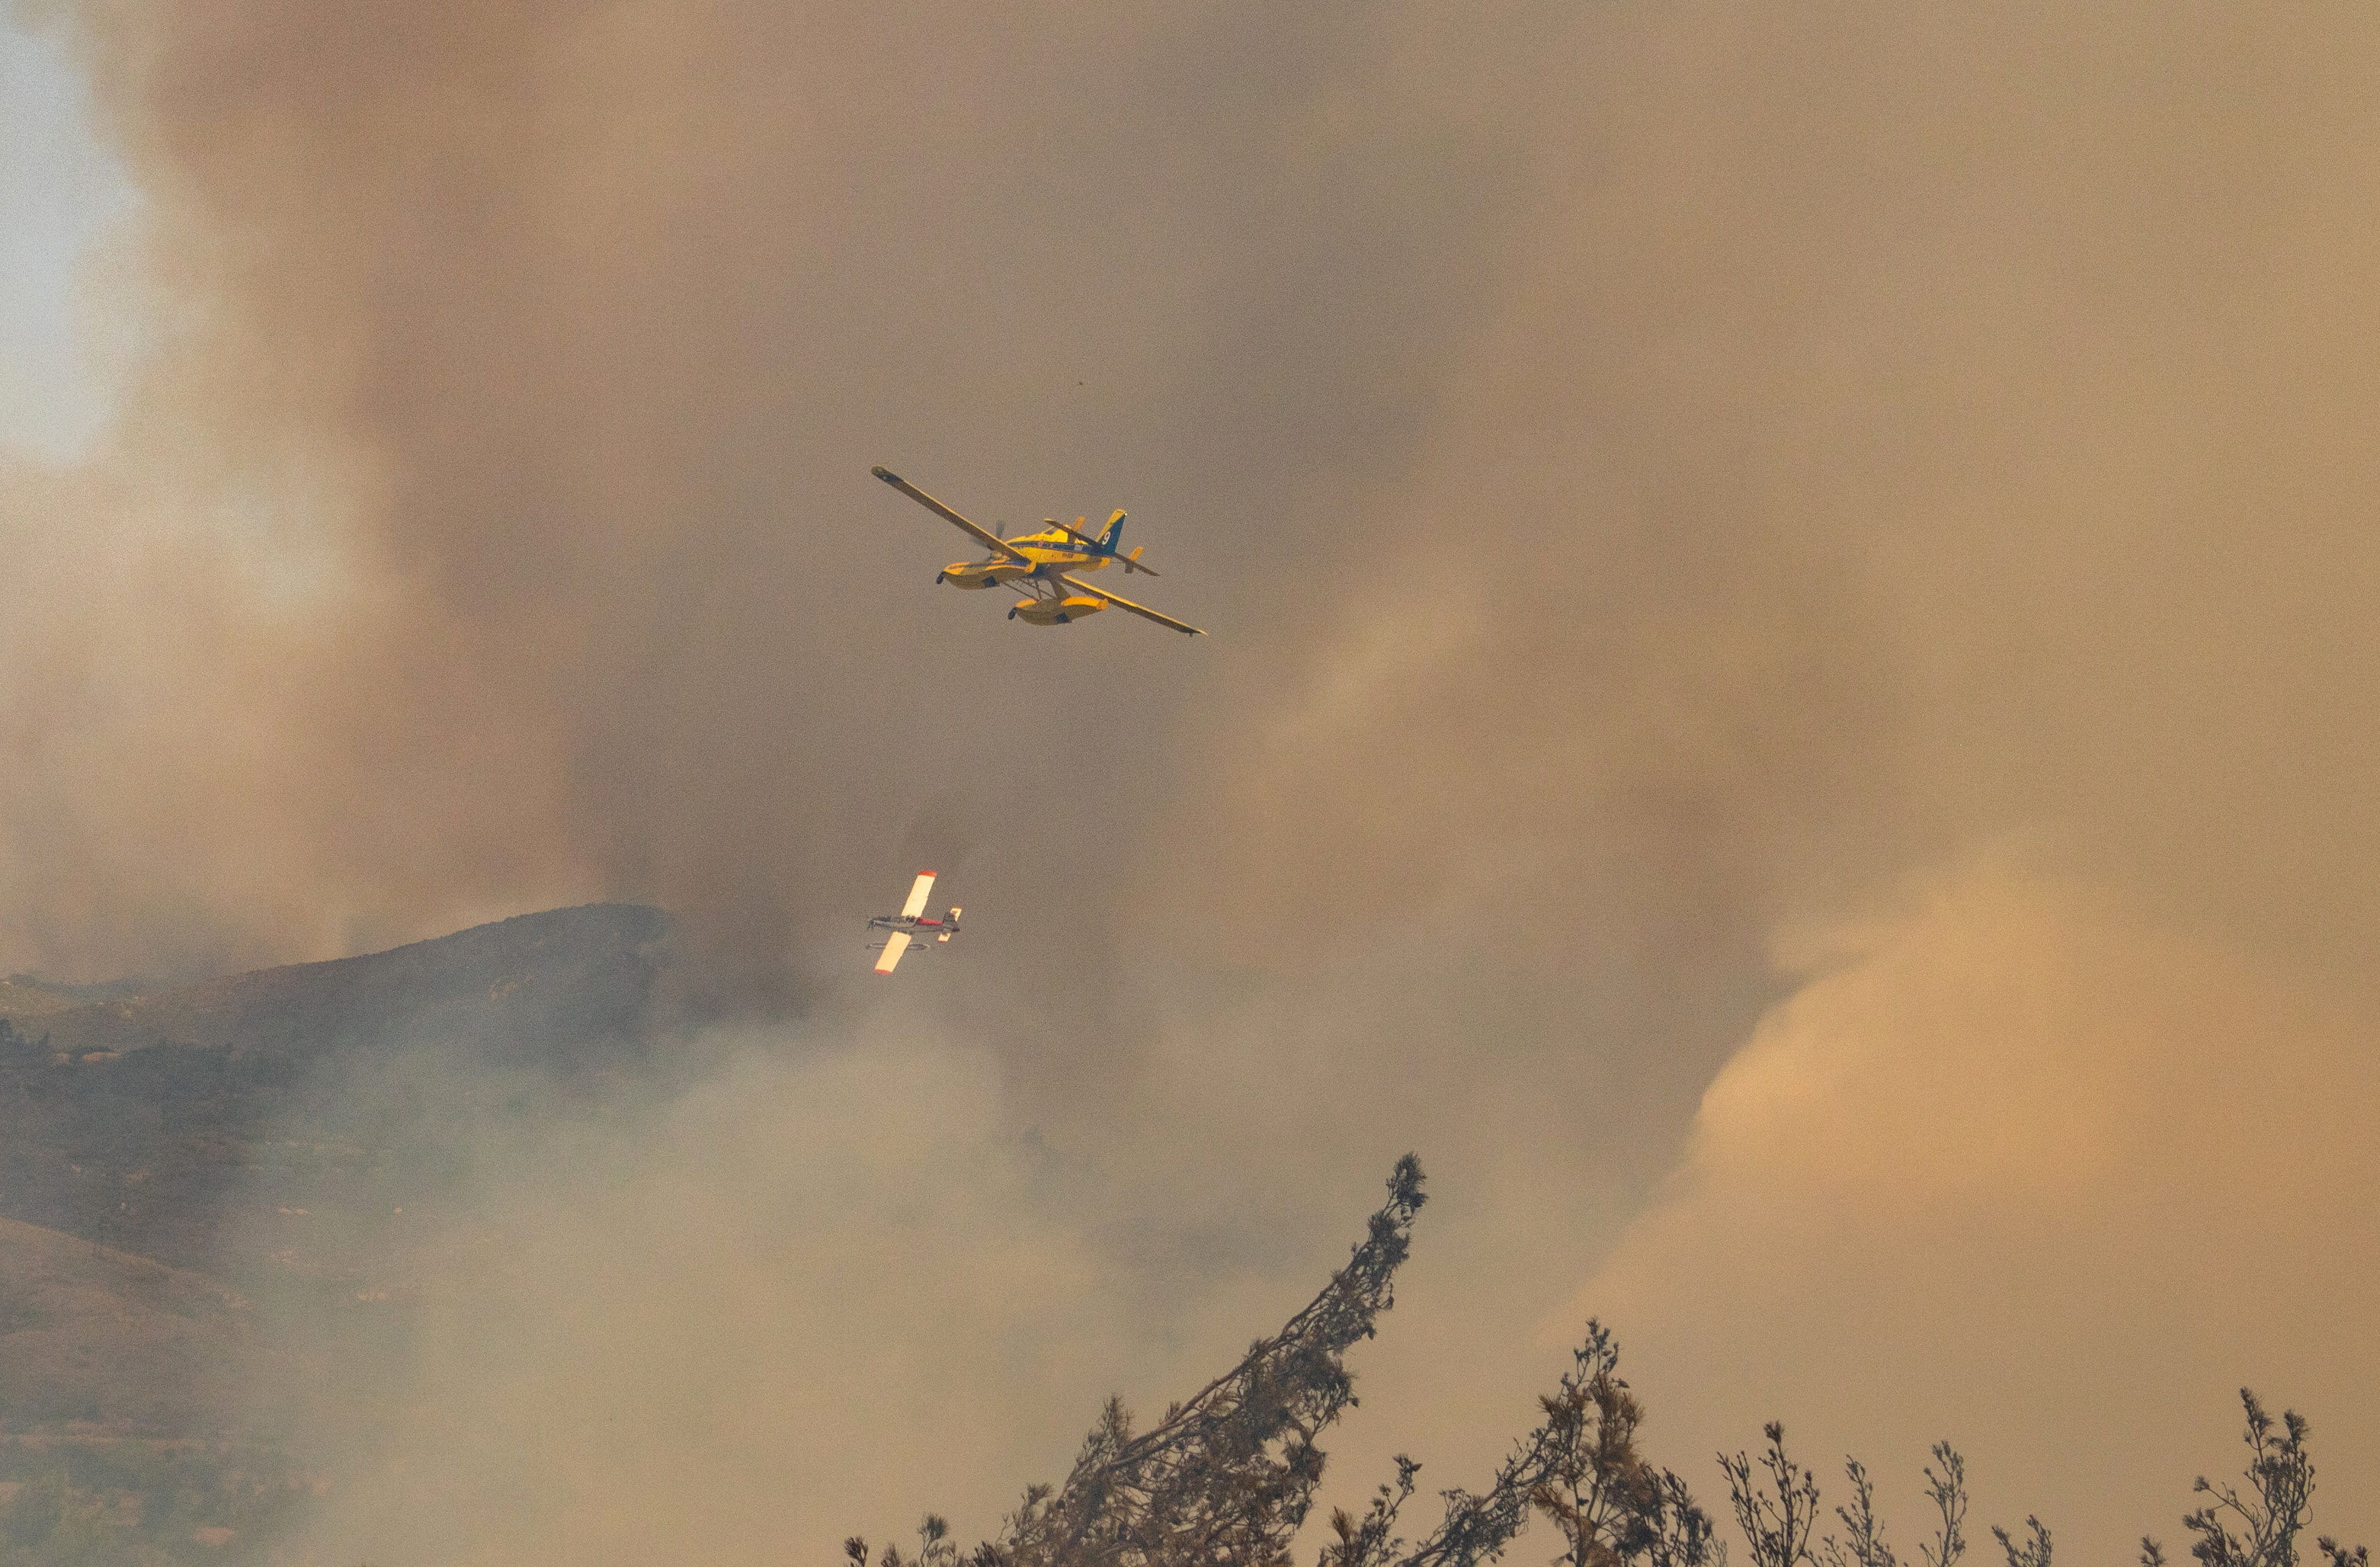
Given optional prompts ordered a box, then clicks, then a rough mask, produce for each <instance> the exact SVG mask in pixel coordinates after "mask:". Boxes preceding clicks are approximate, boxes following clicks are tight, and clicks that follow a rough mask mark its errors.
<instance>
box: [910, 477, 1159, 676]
mask: <svg viewBox="0 0 2380 1567" xmlns="http://www.w3.org/2000/svg"><path fill="white" fill-rule="evenodd" d="M868 471H869V472H870V473H873V474H874V475H876V477H877V478H879V479H880V480H883V481H884V482H885V483H887V484H890V485H891V486H892V488H893V489H895V490H898V491H899V492H901V493H903V494H904V495H906V496H908V497H909V499H911V500H913V501H915V502H917V504H919V505H921V506H923V507H925V508H926V509H927V510H928V511H929V512H932V513H933V514H934V515H935V516H939V517H941V518H942V519H943V520H945V521H947V522H951V523H954V524H956V525H957V526H958V527H960V528H964V529H965V531H966V532H968V533H969V534H971V535H973V536H974V537H975V538H976V539H977V540H978V541H981V542H982V543H984V544H986V545H988V546H990V550H991V554H990V556H989V557H987V558H986V559H983V560H979V561H960V562H957V563H956V564H954V565H946V566H944V567H942V569H941V571H939V572H937V573H935V574H934V580H935V581H937V582H947V583H949V584H950V585H951V586H952V587H953V588H969V589H974V588H993V587H1001V588H1008V589H1013V590H1014V591H1015V592H1018V593H1022V594H1024V595H1025V601H1024V602H1022V603H1020V604H1017V605H1015V606H1014V607H1013V608H1012V609H1010V610H1009V612H1008V618H1009V619H1011V620H1022V621H1024V622H1025V623H1026V625H1028V626H1064V625H1066V624H1067V623H1068V622H1070V621H1076V620H1080V619H1082V618H1083V616H1085V615H1087V614H1097V613H1099V611H1101V610H1103V609H1105V608H1107V607H1108V606H1109V605H1110V604H1113V605H1114V606H1115V607H1116V608H1118V609H1120V610H1130V611H1131V612H1132V613H1135V614H1136V615H1138V616H1140V618H1141V619H1143V620H1153V621H1155V622H1157V624H1158V625H1160V626H1172V628H1173V629H1174V630H1176V631H1185V632H1188V633H1189V634H1190V635H1191V636H1193V637H1203V636H1205V635H1206V633H1205V632H1203V631H1201V630H1199V629H1198V628H1197V627H1196V626H1184V625H1183V624H1182V622H1180V621H1178V620H1176V619H1174V618H1173V617H1172V615H1168V614H1160V613H1157V612H1156V611H1155V610H1153V609H1150V608H1149V607H1148V606H1147V605H1146V604H1135V603H1134V602H1133V601H1131V600H1130V599H1123V598H1119V597H1117V596H1116V595H1115V594H1113V593H1111V592H1109V591H1107V590H1106V589H1103V588H1094V587H1092V586H1091V585H1090V584H1089V583H1087V582H1085V581H1082V580H1081V579H1080V578H1078V577H1075V576H1073V575H1071V574H1072V573H1075V572H1077V571H1101V570H1104V569H1106V567H1107V565H1108V564H1109V563H1110V562H1114V563H1117V564H1119V565H1122V566H1123V569H1124V575H1126V576H1127V577H1128V576H1130V575H1131V574H1132V573H1134V572H1135V571H1137V572H1143V573H1146V574H1147V575H1148V576H1150V577H1155V576H1156V575H1157V573H1156V572H1154V571H1151V570H1149V568H1148V567H1147V566H1145V565H1141V564H1140V552H1139V551H1138V550H1137V549H1135V550H1132V551H1129V552H1122V551H1119V550H1117V548H1116V540H1117V539H1118V538H1120V537H1122V536H1123V513H1122V512H1118V513H1116V514H1115V515H1114V516H1111V517H1110V518H1108V526H1107V531H1106V532H1105V533H1103V534H1101V535H1100V536H1099V538H1097V539H1094V538H1092V537H1091V536H1090V535H1088V534H1087V533H1082V532H1078V531H1076V530H1075V529H1074V528H1068V527H1066V526H1064V525H1063V524H1062V523H1061V522H1059V521H1058V519H1057V518H1055V517H1050V518H1047V519H1045V520H1044V521H1043V522H1042V524H1041V530H1040V531H1039V532H1038V533H1024V534H1019V535H1018V536H1017V537H1015V538H1014V539H1002V537H1001V536H1000V535H999V534H997V533H994V532H992V531H991V529H990V528H978V527H977V526H976V525H975V524H974V523H971V522H969V521H968V520H967V519H966V518H965V517H963V516H959V514H958V513H956V512H954V511H953V510H951V508H950V507H948V506H946V505H944V504H941V502H940V501H937V500H935V499H934V498H933V497H932V496H931V495H929V494H927V493H926V492H924V491H923V490H920V489H918V488H917V486H916V485H914V484H912V483H910V482H909V481H908V480H905V479H904V478H902V477H901V476H900V475H899V474H897V473H894V472H892V470H891V469H889V468H870V469H868ZM1083 520H1084V519H1083V518H1081V517H1076V518H1075V521H1076V522H1081V521H1083Z"/></svg>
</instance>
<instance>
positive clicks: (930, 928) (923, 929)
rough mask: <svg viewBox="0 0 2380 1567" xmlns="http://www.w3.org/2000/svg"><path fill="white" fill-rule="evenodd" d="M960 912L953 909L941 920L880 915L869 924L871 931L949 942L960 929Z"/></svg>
mask: <svg viewBox="0 0 2380 1567" xmlns="http://www.w3.org/2000/svg"><path fill="white" fill-rule="evenodd" d="M958 913H959V911H958V910H956V909H953V910H951V911H950V913H948V914H947V915H944V916H943V917H941V918H940V919H935V918H931V917H928V916H926V915H922V914H919V915H902V914H880V915H878V916H876V917H874V918H873V919H870V920H869V921H868V929H870V930H901V931H905V932H906V933H908V934H909V935H912V936H915V937H916V938H917V940H919V941H926V940H928V939H929V938H933V937H940V938H941V940H943V941H949V940H950V939H951V932H952V931H953V930H956V929H958V928H959V919H958Z"/></svg>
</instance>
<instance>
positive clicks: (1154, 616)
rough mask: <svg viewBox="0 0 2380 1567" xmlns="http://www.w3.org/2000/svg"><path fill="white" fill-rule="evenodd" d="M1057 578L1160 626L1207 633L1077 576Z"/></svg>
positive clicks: (1194, 634)
mask: <svg viewBox="0 0 2380 1567" xmlns="http://www.w3.org/2000/svg"><path fill="white" fill-rule="evenodd" d="M1058 580H1059V581H1061V582H1062V583H1064V584H1065V585H1066V586H1067V587H1069V588H1072V589H1074V590H1075V592H1077V593H1086V594H1088V595H1089V596H1090V597H1092V598H1094V599H1105V600H1106V601H1108V602H1109V603H1111V604H1113V605H1114V606H1115V607H1116V608H1118V609H1120V610H1130V611H1131V612H1132V613H1135V614H1136V615H1138V616H1140V618H1141V619H1143V620H1153V621H1155V622H1157V624H1158V625H1160V626H1172V627H1173V629H1174V630H1176V631H1186V632H1188V633H1189V634H1190V635H1191V636H1193V637H1204V636H1205V635H1207V634H1206V633H1205V632H1203V631H1201V630H1199V629H1198V628H1197V627H1196V626H1184V625H1183V624H1182V623H1181V622H1180V621H1178V620H1176V619H1174V618H1173V617H1172V615H1170V614H1160V613H1157V612H1156V611H1155V610H1153V609H1150V608H1149V607H1148V606H1147V604H1135V603H1134V602H1133V601H1131V600H1130V599H1119V598H1117V597H1116V596H1115V595H1114V594H1113V593H1111V592H1109V591H1108V590H1107V589H1104V588H1094V587H1092V586H1091V585H1090V584H1089V583H1087V582H1085V581H1082V580H1081V579H1080V578H1078V577H1068V576H1066V575H1064V574H1063V573H1061V574H1060V575H1059V577H1058Z"/></svg>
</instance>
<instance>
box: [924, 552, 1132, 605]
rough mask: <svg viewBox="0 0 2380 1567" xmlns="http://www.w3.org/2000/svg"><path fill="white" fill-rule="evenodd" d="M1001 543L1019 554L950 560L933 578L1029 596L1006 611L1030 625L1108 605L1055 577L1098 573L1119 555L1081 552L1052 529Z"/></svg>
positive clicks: (951, 583) (954, 584)
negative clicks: (1012, 590)
mask: <svg viewBox="0 0 2380 1567" xmlns="http://www.w3.org/2000/svg"><path fill="white" fill-rule="evenodd" d="M1007 544H1008V547H1009V548H1010V549H1012V550H1014V551H1015V552H1016V553H1017V554H1018V555H1022V556H1023V557H1025V558H1024V559H1023V560H1017V559H1014V557H1011V556H1007V555H993V556H991V557H990V558H989V559H987V560H980V561H954V562H953V563H952V564H951V565H946V566H944V567H943V568H942V569H941V573H940V574H939V575H938V576H937V577H935V578H934V580H935V581H937V582H947V583H949V584H950V585H951V586H952V587H953V588H965V589H970V590H972V589H979V588H1009V587H1013V588H1014V589H1016V590H1017V591H1019V592H1022V593H1026V594H1029V595H1030V596H1029V597H1027V598H1026V599H1025V600H1023V601H1021V602H1019V603H1018V604H1017V605H1016V606H1015V607H1014V609H1012V610H1010V611H1009V612H1008V613H1009V617H1010V618H1011V619H1013V620H1022V621H1025V622H1026V623H1028V624H1030V625H1034V626H1064V625H1066V624H1067V623H1068V622H1070V621H1076V620H1080V619H1082V618H1083V617H1084V616H1085V615H1087V614H1097V613H1099V611H1101V610H1103V609H1105V608H1107V607H1108V602H1107V601H1106V600H1105V599H1101V598H1097V597H1094V596H1093V595H1091V594H1088V593H1079V592H1076V591H1075V590H1073V589H1070V588H1068V587H1067V586H1066V585H1065V584H1064V583H1063V582H1062V581H1060V580H1059V579H1060V578H1061V577H1067V576H1071V575H1074V574H1075V573H1079V572H1086V571H1104V570H1106V569H1107V567H1108V563H1109V562H1111V561H1115V560H1121V559H1123V556H1121V555H1118V554H1115V553H1112V552H1110V551H1105V550H1086V549H1084V548H1083V547H1082V545H1081V544H1080V543H1078V542H1077V541H1075V540H1073V539H1070V538H1068V537H1067V536H1066V534H1065V532H1064V531H1063V530H1062V529H1058V528H1048V529H1044V530H1043V531H1041V532H1039V533H1027V534H1025V535H1024V536H1022V537H1021V538H1016V539H1011V540H1008V541H1007ZM1135 553H1138V552H1137V551H1135Z"/></svg>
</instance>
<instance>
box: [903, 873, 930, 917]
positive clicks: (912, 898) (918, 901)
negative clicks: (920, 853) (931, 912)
mask: <svg viewBox="0 0 2380 1567" xmlns="http://www.w3.org/2000/svg"><path fill="white" fill-rule="evenodd" d="M933 890H934V873H933V872H932V871H930V870H921V871H919V872H917V885H916V886H914V887H912V888H910V889H909V901H908V902H907V903H905V904H903V905H901V917H902V918H904V919H915V918H917V917H918V916H919V915H921V914H923V913H925V912H926V894H927V893H930V892H932V891H933Z"/></svg>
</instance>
